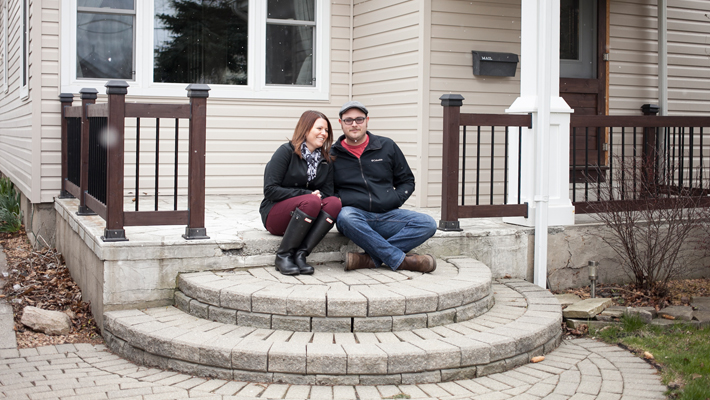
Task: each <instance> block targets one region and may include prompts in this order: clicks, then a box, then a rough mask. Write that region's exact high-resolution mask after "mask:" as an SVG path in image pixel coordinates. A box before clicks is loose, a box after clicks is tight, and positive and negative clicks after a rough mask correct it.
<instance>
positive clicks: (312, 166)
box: [301, 142, 322, 182]
mask: <svg viewBox="0 0 710 400" xmlns="http://www.w3.org/2000/svg"><path fill="white" fill-rule="evenodd" d="M301 155H302V156H303V159H304V160H306V163H307V164H308V182H310V181H312V180H313V179H315V178H316V171H317V170H318V163H319V162H320V159H321V157H322V155H321V151H320V148H318V149H315V151H313V153H311V151H310V150H308V146H306V142H303V144H301Z"/></svg>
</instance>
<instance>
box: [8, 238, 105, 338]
mask: <svg viewBox="0 0 710 400" xmlns="http://www.w3.org/2000/svg"><path fill="white" fill-rule="evenodd" d="M0 245H2V247H3V248H4V251H5V256H6V258H7V271H8V276H7V277H4V279H5V287H4V288H2V294H0V296H1V297H4V298H5V299H6V300H7V302H8V303H9V304H10V305H11V306H12V310H13V312H14V315H15V333H16V335H17V344H18V347H19V348H25V347H39V346H46V345H54V344H64V343H92V344H101V343H103V338H102V337H101V335H100V333H99V329H98V327H97V326H96V323H95V321H94V317H93V316H92V315H91V309H90V304H89V303H87V302H83V301H81V290H80V289H79V286H78V285H77V284H76V283H75V282H74V280H73V279H72V278H71V276H70V275H69V270H68V269H67V267H66V265H65V263H64V258H63V257H62V255H61V254H60V253H58V252H57V250H56V249H40V250H35V249H33V248H32V246H31V245H30V243H29V240H28V239H27V235H26V234H25V232H24V231H21V232H17V233H14V234H6V233H0ZM25 306H34V307H37V308H41V309H44V310H51V311H63V312H65V313H66V314H67V315H69V317H70V318H71V320H72V325H73V326H72V330H71V332H70V333H69V334H68V335H57V336H50V335H45V334H43V333H40V332H34V331H32V330H31V329H29V328H27V327H26V326H24V325H22V324H21V323H20V319H21V318H22V310H23V309H24V307H25Z"/></svg>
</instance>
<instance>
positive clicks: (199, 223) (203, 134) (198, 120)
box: [182, 84, 210, 240]
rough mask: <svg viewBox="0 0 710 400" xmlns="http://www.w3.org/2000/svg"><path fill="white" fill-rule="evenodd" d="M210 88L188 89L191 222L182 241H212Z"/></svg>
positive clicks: (193, 85)
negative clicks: (208, 218) (208, 220)
mask: <svg viewBox="0 0 710 400" xmlns="http://www.w3.org/2000/svg"><path fill="white" fill-rule="evenodd" d="M209 91H210V87H209V86H208V85H204V84H191V85H188V86H187V97H189V98H190V133H189V136H190V140H189V145H188V148H189V152H190V154H189V156H188V166H187V171H188V178H187V204H188V212H189V222H188V225H187V227H186V228H185V234H184V235H182V237H183V238H185V239H188V240H192V239H209V236H207V229H206V228H205V157H206V153H207V98H208V97H209Z"/></svg>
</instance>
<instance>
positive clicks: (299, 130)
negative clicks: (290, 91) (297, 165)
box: [291, 110, 333, 162]
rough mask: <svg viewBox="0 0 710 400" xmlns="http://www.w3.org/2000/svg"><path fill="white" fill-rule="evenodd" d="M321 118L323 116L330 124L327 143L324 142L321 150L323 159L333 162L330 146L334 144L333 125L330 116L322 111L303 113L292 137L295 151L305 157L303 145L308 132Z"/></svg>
mask: <svg viewBox="0 0 710 400" xmlns="http://www.w3.org/2000/svg"><path fill="white" fill-rule="evenodd" d="M319 118H323V119H324V120H325V122H326V124H328V137H327V138H326V139H325V143H323V146H322V147H321V148H320V151H321V154H322V156H323V159H324V160H326V161H327V162H331V161H333V157H331V156H330V146H331V145H332V144H333V127H332V126H331V125H330V121H329V120H328V117H326V116H325V114H323V113H322V112H320V111H314V110H308V111H305V112H304V113H303V114H301V118H300V119H299V120H298V123H297V124H296V129H294V130H293V137H292V138H291V144H292V145H293V147H294V150H293V152H294V153H296V154H298V156H299V157H301V158H303V156H302V155H301V145H302V144H303V142H305V141H306V135H308V132H310V131H311V129H312V128H313V125H315V123H316V121H317V120H318V119H319Z"/></svg>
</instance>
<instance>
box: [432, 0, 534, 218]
mask: <svg viewBox="0 0 710 400" xmlns="http://www.w3.org/2000/svg"><path fill="white" fill-rule="evenodd" d="M472 50H482V51H496V52H507V53H515V54H520V0H502V1H490V2H489V1H457V0H433V1H432V14H431V80H430V92H429V96H428V99H427V101H428V104H429V107H430V109H429V112H430V116H431V117H430V119H429V122H428V128H429V143H430V145H429V157H428V160H429V163H428V164H429V170H428V172H427V176H428V182H429V183H428V188H427V192H428V196H427V200H426V205H427V206H430V207H436V206H440V205H441V165H442V125H443V119H442V115H443V113H442V107H441V101H440V100H439V97H441V96H442V95H443V94H449V93H452V94H461V95H463V97H464V98H465V100H464V102H463V103H464V105H463V107H462V109H461V111H462V112H467V113H503V112H504V110H505V109H506V108H507V107H509V106H510V105H511V104H512V103H513V101H514V100H515V99H516V98H517V97H518V95H519V93H520V71H519V69H520V65H519V64H518V71H517V72H516V75H515V77H489V76H475V75H473V60H472V55H471V51H472ZM468 138H469V143H470V140H471V139H470V138H471V136H470V135H469V136H468ZM482 142H483V143H484V144H486V145H487V147H486V146H484V148H483V152H484V153H485V154H490V138H489V137H486V135H484V138H483V139H482ZM496 142H497V143H498V144H497V145H496V147H495V154H498V155H502V154H503V147H502V146H501V145H500V140H496ZM467 152H468V154H469V155H470V154H473V153H475V148H473V147H472V146H469V147H467ZM501 161H502V159H501ZM474 162H475V161H474V160H471V159H468V160H467V163H468V164H467V170H469V172H468V173H467V176H466V181H467V186H466V194H467V195H468V197H467V200H466V204H472V203H471V201H473V198H472V197H471V196H472V195H473V190H474V185H473V184H472V183H473V179H474V176H473V172H472V168H470V166H472V164H471V163H474ZM481 163H482V165H490V159H489V158H482V160H481ZM502 164H503V163H502V162H496V163H495V176H494V182H495V183H494V185H495V190H496V191H498V190H500V191H501V193H502V183H501V182H502V180H503V165H502ZM482 169H483V168H482ZM481 180H482V185H483V187H482V188H481V193H482V194H486V195H487V194H488V192H487V190H488V189H487V188H488V187H489V182H490V172H486V173H483V172H482V175H481ZM481 204H487V203H484V202H483V200H482V202H481Z"/></svg>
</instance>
